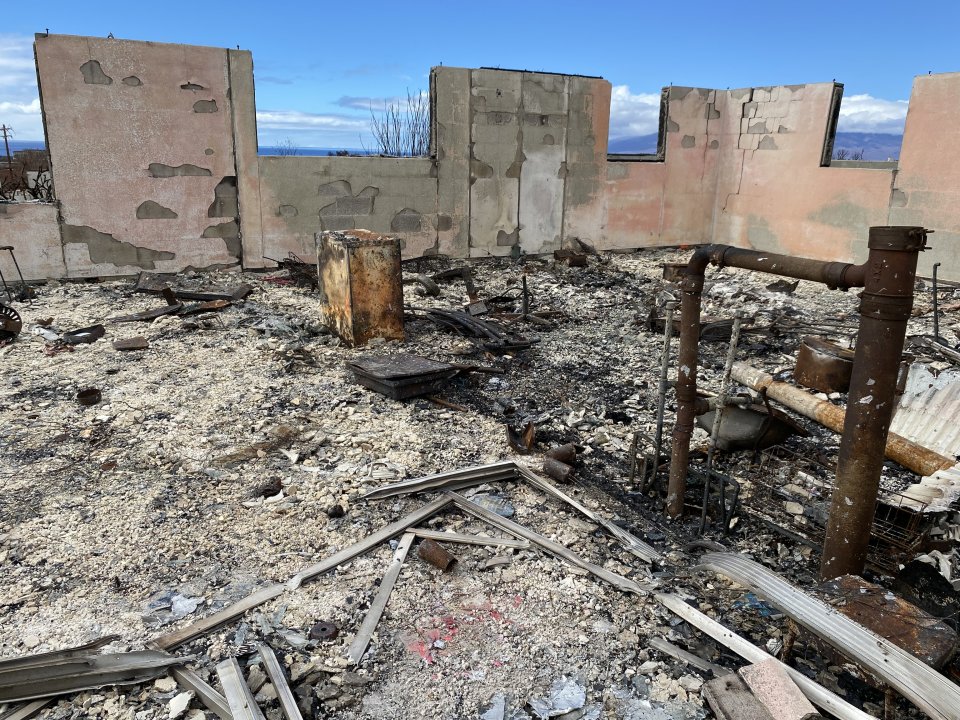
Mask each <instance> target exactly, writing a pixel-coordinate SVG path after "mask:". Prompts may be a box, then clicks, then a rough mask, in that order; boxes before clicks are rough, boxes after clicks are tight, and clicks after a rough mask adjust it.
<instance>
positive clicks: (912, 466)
mask: <svg viewBox="0 0 960 720" xmlns="http://www.w3.org/2000/svg"><path fill="white" fill-rule="evenodd" d="M732 375H733V379H734V380H736V381H737V382H738V383H740V384H741V385H744V386H746V387H748V388H750V389H752V390H756V391H758V392H764V393H766V396H767V397H768V398H770V399H771V400H776V401H777V402H778V403H780V404H781V405H783V406H785V407H788V408H790V409H791V410H794V411H796V412H798V413H800V414H801V415H803V416H805V417H808V418H810V419H811V420H816V421H817V422H818V423H820V424H821V425H823V426H824V427H827V428H829V429H831V430H833V431H834V432H836V433H840V432H843V427H844V422H845V418H846V412H845V410H844V409H843V408H842V407H838V406H836V405H834V404H833V403H831V402H828V401H826V400H820V399H819V398H817V397H814V396H813V395H811V394H810V393H808V392H806V391H805V390H801V389H800V388H798V387H794V386H793V385H791V384H789V383H785V382H780V381H779V380H774V378H773V376H772V375H770V374H769V373H766V372H764V371H763V370H759V369H757V368H755V367H752V366H751V365H747V364H746V363H743V362H736V363H734V364H733V372H732ZM884 453H885V455H886V457H888V458H890V459H891V460H893V461H895V462H897V463H899V464H900V465H903V467H905V468H907V469H908V470H912V471H913V472H915V473H917V474H918V475H923V476H927V475H932V474H933V473H935V472H937V471H938V470H946V469H949V468H952V467H953V466H954V465H956V461H955V460H952V459H951V458H948V457H946V456H944V455H941V454H940V453H938V452H935V451H933V450H931V449H929V448H925V447H923V446H922V445H918V444H917V443H915V442H913V441H912V440H908V439H907V438H905V437H902V436H900V435H897V434H896V433H892V432H888V433H887V443H886V447H885V449H884Z"/></svg>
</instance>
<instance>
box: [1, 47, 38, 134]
mask: <svg viewBox="0 0 960 720" xmlns="http://www.w3.org/2000/svg"><path fill="white" fill-rule="evenodd" d="M0 98H2V100H0V124H3V125H8V126H9V127H12V128H13V132H14V139H16V140H43V121H42V120H41V118H40V98H39V96H38V93H37V72H36V69H35V68H34V64H33V38H31V37H28V36H25V35H8V34H0Z"/></svg>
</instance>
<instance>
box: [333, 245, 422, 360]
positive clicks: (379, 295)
mask: <svg viewBox="0 0 960 720" xmlns="http://www.w3.org/2000/svg"><path fill="white" fill-rule="evenodd" d="M316 241H317V273H318V276H319V287H320V292H321V306H320V316H321V319H322V321H323V323H324V324H325V325H326V326H327V327H329V328H330V329H331V330H332V331H333V332H335V333H336V334H337V335H339V336H340V339H341V340H343V341H344V343H346V344H347V345H349V346H350V347H357V346H358V345H365V344H366V343H367V341H368V340H371V339H372V338H386V339H387V340H403V339H404V334H403V278H402V274H401V271H400V241H399V240H398V239H397V238H393V237H387V236H383V235H380V234H378V233H374V232H370V231H369V230H347V231H344V232H323V233H317V235H316Z"/></svg>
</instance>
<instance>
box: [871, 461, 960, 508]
mask: <svg viewBox="0 0 960 720" xmlns="http://www.w3.org/2000/svg"><path fill="white" fill-rule="evenodd" d="M958 498H960V464H957V465H954V466H953V467H952V468H949V469H947V470H938V471H937V472H935V473H934V474H933V475H928V476H927V477H925V478H922V479H921V480H920V482H918V483H915V484H913V485H911V486H909V487H908V488H907V489H906V490H904V491H903V492H901V493H898V494H896V495H891V496H889V497H884V498H882V499H883V501H884V502H886V503H887V504H888V505H896V506H899V507H906V508H910V509H911V510H916V511H917V512H948V511H949V510H952V509H953V508H952V507H951V506H952V505H953V504H954V503H956V502H957V499H958Z"/></svg>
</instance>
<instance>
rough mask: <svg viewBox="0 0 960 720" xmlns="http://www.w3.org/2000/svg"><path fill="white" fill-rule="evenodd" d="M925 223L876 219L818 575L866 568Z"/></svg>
mask: <svg viewBox="0 0 960 720" xmlns="http://www.w3.org/2000/svg"><path fill="white" fill-rule="evenodd" d="M926 240H927V234H926V230H924V229H923V228H921V227H871V228H870V238H869V242H868V247H869V250H870V254H869V256H868V259H867V265H868V266H869V272H867V273H866V282H865V285H864V290H863V292H862V293H861V294H860V329H859V332H858V335H857V348H856V351H855V354H854V359H853V373H852V375H851V377H850V391H849V393H848V394H847V412H846V416H845V418H844V424H843V435H842V436H841V438H840V450H839V453H838V455H837V483H836V488H835V490H834V492H833V498H832V500H831V504H830V517H829V520H828V522H827V530H826V534H825V536H824V541H823V556H822V558H821V565H820V575H821V577H822V578H823V579H830V578H834V577H837V576H838V575H846V574H848V573H853V574H858V573H860V572H862V571H863V567H864V564H865V563H866V559H867V550H868V546H869V544H870V530H871V527H872V526H873V516H874V513H875V511H876V505H877V494H878V491H879V489H880V473H881V470H882V468H883V454H884V448H885V447H886V440H887V433H888V431H889V428H890V420H891V419H892V417H893V409H894V406H895V400H896V398H895V395H896V387H897V375H898V373H899V371H900V360H901V356H902V354H903V342H904V339H905V337H906V333H907V321H908V320H909V319H910V313H911V311H912V309H913V284H914V280H915V278H916V272H917V254H918V253H919V252H920V250H922V249H923V248H925V247H926Z"/></svg>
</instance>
